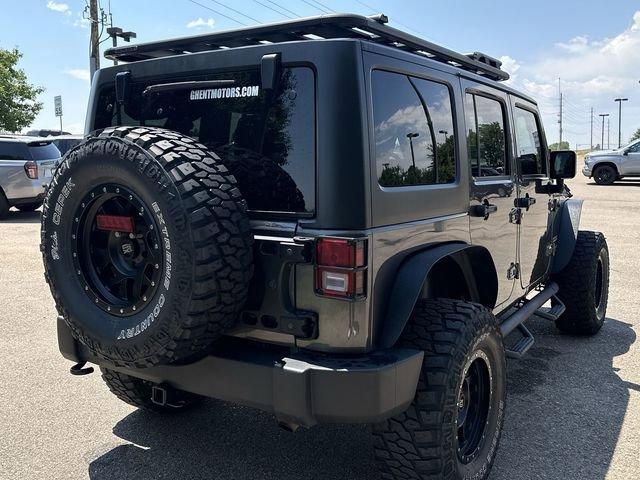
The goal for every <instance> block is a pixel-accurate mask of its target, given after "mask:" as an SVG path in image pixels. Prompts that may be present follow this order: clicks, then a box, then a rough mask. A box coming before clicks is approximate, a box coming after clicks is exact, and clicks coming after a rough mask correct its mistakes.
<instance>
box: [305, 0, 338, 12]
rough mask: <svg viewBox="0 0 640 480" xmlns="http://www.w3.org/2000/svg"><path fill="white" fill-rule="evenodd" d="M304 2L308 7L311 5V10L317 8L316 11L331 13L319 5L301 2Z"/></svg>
mask: <svg viewBox="0 0 640 480" xmlns="http://www.w3.org/2000/svg"><path fill="white" fill-rule="evenodd" d="M301 1H302V2H304V3H306V4H307V5H309V6H310V7H311V8H315V9H316V10H320V11H321V12H322V13H331V12H330V11H329V10H325V9H324V8H322V7H318V6H317V5H314V4H313V3H311V2H308V1H307V0H301Z"/></svg>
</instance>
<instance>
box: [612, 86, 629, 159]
mask: <svg viewBox="0 0 640 480" xmlns="http://www.w3.org/2000/svg"><path fill="white" fill-rule="evenodd" d="M627 101H629V99H628V98H616V99H615V100H614V102H618V148H620V147H622V102H627Z"/></svg>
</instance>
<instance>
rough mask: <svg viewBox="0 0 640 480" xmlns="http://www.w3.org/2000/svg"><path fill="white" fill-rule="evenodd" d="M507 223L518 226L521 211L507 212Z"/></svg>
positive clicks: (514, 209) (512, 210) (516, 209)
mask: <svg viewBox="0 0 640 480" xmlns="http://www.w3.org/2000/svg"><path fill="white" fill-rule="evenodd" d="M509 223H513V224H515V225H520V223H522V209H521V208H512V209H511V211H510V212H509Z"/></svg>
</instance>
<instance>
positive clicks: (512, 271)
mask: <svg viewBox="0 0 640 480" xmlns="http://www.w3.org/2000/svg"><path fill="white" fill-rule="evenodd" d="M517 278H520V264H519V263H512V264H511V265H509V268H508V269H507V280H515V279H517Z"/></svg>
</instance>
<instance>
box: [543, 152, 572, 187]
mask: <svg viewBox="0 0 640 480" xmlns="http://www.w3.org/2000/svg"><path fill="white" fill-rule="evenodd" d="M549 176H550V177H551V178H552V179H555V180H557V179H563V178H573V177H575V176H576V152H574V151H573V150H556V151H555V152H551V172H550V175H549Z"/></svg>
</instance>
